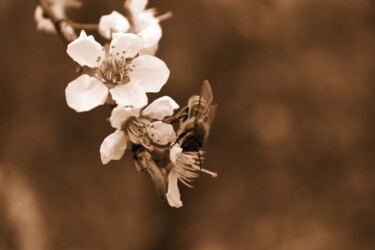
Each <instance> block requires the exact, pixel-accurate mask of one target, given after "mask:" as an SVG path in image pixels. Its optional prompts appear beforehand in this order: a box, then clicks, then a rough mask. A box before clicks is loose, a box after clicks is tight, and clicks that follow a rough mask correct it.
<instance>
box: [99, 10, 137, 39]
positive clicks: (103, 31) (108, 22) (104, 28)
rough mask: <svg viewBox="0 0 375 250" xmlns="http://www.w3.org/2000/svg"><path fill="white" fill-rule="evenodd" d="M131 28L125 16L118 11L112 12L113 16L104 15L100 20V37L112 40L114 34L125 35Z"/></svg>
mask: <svg viewBox="0 0 375 250" xmlns="http://www.w3.org/2000/svg"><path fill="white" fill-rule="evenodd" d="M129 27H130V24H129V22H128V20H127V19H126V18H125V17H124V16H123V15H121V14H120V13H118V12H117V11H112V13H111V14H109V15H104V16H102V17H101V18H100V21H99V28H98V30H99V33H100V35H102V36H103V37H104V38H106V39H108V40H111V39H112V33H116V32H120V33H125V32H127V31H128V30H129Z"/></svg>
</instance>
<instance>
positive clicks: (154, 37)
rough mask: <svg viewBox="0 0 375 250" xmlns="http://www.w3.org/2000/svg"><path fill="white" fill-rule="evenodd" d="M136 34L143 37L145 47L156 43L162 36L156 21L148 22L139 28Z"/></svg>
mask: <svg viewBox="0 0 375 250" xmlns="http://www.w3.org/2000/svg"><path fill="white" fill-rule="evenodd" d="M137 35H139V36H141V37H143V39H144V41H145V45H144V46H145V47H151V46H154V45H155V44H157V43H158V42H159V40H160V38H161V36H162V31H161V27H160V24H159V23H158V22H156V21H154V22H148V23H147V26H145V27H144V28H143V29H141V30H140V31H139V32H138V33H137Z"/></svg>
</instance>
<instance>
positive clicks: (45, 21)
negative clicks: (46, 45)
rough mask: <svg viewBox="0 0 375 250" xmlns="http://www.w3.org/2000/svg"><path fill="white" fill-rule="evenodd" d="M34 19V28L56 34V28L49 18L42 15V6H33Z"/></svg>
mask: <svg viewBox="0 0 375 250" xmlns="http://www.w3.org/2000/svg"><path fill="white" fill-rule="evenodd" d="M34 19H35V22H36V29H37V30H38V31H43V32H46V33H51V34H56V29H55V26H54V25H53V23H52V22H51V20H50V19H49V18H46V17H44V16H43V8H42V7H41V6H40V5H38V6H36V8H35V12H34Z"/></svg>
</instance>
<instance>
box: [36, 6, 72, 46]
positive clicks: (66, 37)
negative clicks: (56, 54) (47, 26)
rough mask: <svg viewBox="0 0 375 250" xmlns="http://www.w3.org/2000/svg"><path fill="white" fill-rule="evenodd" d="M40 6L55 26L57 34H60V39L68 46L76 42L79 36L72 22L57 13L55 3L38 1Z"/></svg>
mask: <svg viewBox="0 0 375 250" xmlns="http://www.w3.org/2000/svg"><path fill="white" fill-rule="evenodd" d="M38 1H39V4H40V6H41V7H42V8H43V11H44V13H45V14H46V15H47V16H48V18H49V19H50V20H51V21H52V23H53V24H54V25H55V28H56V30H57V32H58V33H59V35H60V37H61V38H62V39H63V41H64V42H65V43H66V44H68V43H70V42H72V41H74V40H75V39H76V38H77V34H76V32H75V31H74V28H73V27H72V25H71V24H70V22H69V21H68V20H67V19H66V17H65V16H64V15H63V14H61V13H57V12H56V11H55V10H54V8H53V5H54V4H55V3H54V1H50V0H38Z"/></svg>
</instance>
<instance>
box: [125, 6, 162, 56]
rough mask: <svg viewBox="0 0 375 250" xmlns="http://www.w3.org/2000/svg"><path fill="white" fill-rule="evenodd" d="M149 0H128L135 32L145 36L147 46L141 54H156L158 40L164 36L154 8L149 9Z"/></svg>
mask: <svg viewBox="0 0 375 250" xmlns="http://www.w3.org/2000/svg"><path fill="white" fill-rule="evenodd" d="M147 4H148V0H127V1H125V3H124V7H125V9H127V10H128V13H129V15H130V17H129V19H130V23H131V26H132V29H133V32H134V33H135V34H137V35H140V36H142V37H143V39H144V41H145V48H144V49H143V50H142V51H141V52H140V53H141V54H152V55H153V54H155V52H156V50H157V48H158V42H159V40H160V38H161V36H162V30H161V27H160V24H159V20H158V19H157V18H156V17H155V10H154V9H147V10H146V5H147Z"/></svg>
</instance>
